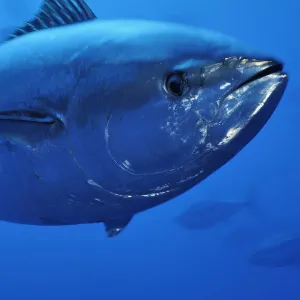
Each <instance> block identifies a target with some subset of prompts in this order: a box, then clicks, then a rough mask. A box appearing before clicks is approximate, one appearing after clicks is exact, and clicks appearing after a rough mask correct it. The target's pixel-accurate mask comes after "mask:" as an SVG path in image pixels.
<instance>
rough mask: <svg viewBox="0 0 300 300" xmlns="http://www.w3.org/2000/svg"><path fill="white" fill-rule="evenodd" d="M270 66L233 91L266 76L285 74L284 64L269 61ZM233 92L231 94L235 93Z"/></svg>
mask: <svg viewBox="0 0 300 300" xmlns="http://www.w3.org/2000/svg"><path fill="white" fill-rule="evenodd" d="M268 63H269V65H267V66H266V67H265V68H264V69H262V70H260V71H258V72H257V73H255V74H254V75H252V76H250V77H249V78H248V79H246V80H245V81H243V82H241V83H240V84H239V85H238V86H236V87H235V88H234V90H233V91H236V90H238V89H240V88H242V87H244V86H246V85H248V84H250V83H252V82H254V81H256V80H259V79H262V78H264V77H266V76H269V75H272V74H276V73H277V74H284V72H283V64H282V63H279V62H276V61H269V62H268ZM233 91H231V92H233Z"/></svg>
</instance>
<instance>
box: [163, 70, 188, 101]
mask: <svg viewBox="0 0 300 300" xmlns="http://www.w3.org/2000/svg"><path fill="white" fill-rule="evenodd" d="M186 87H187V83H186V79H185V76H184V73H182V72H175V73H172V74H169V75H168V76H167V78H166V82H165V89H166V91H167V92H168V93H169V94H170V95H172V96H175V97H180V96H182V95H183V93H184V92H185V90H186Z"/></svg>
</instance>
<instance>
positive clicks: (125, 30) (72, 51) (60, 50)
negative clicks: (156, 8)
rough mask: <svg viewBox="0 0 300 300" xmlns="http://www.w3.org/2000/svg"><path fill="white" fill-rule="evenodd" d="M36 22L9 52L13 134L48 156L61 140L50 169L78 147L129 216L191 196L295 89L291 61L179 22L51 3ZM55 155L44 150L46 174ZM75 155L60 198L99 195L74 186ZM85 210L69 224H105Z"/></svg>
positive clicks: (0, 52)
mask: <svg viewBox="0 0 300 300" xmlns="http://www.w3.org/2000/svg"><path fill="white" fill-rule="evenodd" d="M49 18H50V19H49ZM74 20H75V21H76V23H77V24H72V23H75V21H74ZM73 21H74V22H73ZM62 23H67V24H62ZM28 24H29V25H28ZM28 24H27V25H26V26H25V29H24V28H23V29H22V30H17V31H16V33H15V35H14V37H15V38H13V40H12V41H9V42H8V43H5V44H4V45H2V46H1V47H0V59H1V64H0V65H1V68H2V69H1V74H2V75H3V74H4V75H3V76H2V77H1V84H2V85H1V87H3V88H4V87H5V88H6V90H7V93H6V97H7V99H8V100H7V101H6V102H5V103H4V102H3V103H2V104H1V107H0V111H1V113H0V119H1V120H2V124H6V127H5V129H3V128H4V127H3V126H2V127H1V128H2V131H1V134H2V135H3V134H4V133H5V134H6V135H7V134H8V135H9V136H10V137H11V136H12V134H11V131H14V132H18V133H20V132H21V133H22V136H24V135H25V136H26V140H27V142H28V143H29V142H31V143H35V144H36V145H37V146H36V147H39V149H42V150H43V149H45V147H43V145H44V142H45V141H47V142H48V141H49V139H50V140H51V144H52V145H59V147H58V146H57V147H56V148H51V149H52V150H47V159H44V161H49V159H50V157H51V155H52V154H51V153H52V152H53V153H54V152H55V153H56V154H57V152H59V151H60V149H62V150H61V151H62V152H64V153H65V152H66V151H65V150H66V149H67V150H68V153H70V156H71V160H72V163H75V165H76V167H74V165H73V168H76V170H77V171H78V172H81V173H80V174H84V176H85V179H86V181H87V182H88V183H90V184H91V185H92V186H93V187H96V188H97V189H98V190H97V192H98V191H99V193H100V194H101V197H100V198H101V199H111V197H112V199H113V200H112V201H111V203H113V204H118V205H119V206H120V205H121V207H123V208H124V209H123V212H124V211H126V210H127V213H126V214H127V215H133V214H134V213H135V212H137V211H141V210H144V209H146V208H149V207H152V206H155V205H157V204H159V203H161V202H164V201H167V200H169V199H171V198H173V197H175V196H177V195H179V194H181V193H183V192H184V191H186V190H187V189H190V188H191V187H193V186H194V185H195V184H197V183H199V182H200V181H201V180H203V179H204V178H206V177H207V176H209V175H210V174H211V173H212V172H214V171H215V170H217V169H218V168H220V167H221V166H222V165H223V164H225V163H226V162H227V161H229V160H230V159H231V158H232V157H233V156H234V155H236V154H237V153H238V152H239V151H240V150H241V149H242V148H243V147H244V146H245V145H246V144H247V143H248V142H249V141H251V140H252V139H253V138H254V136H255V135H256V134H257V133H258V132H259V131H260V130H261V129H262V127H263V126H264V125H265V123H266V122H267V121H268V119H269V118H270V116H271V115H272V113H273V112H274V110H275V108H276V107H277V105H278V103H279V101H280V99H281V98H282V95H283V93H284V90H285V88H286V84H287V75H286V74H285V73H283V71H282V69H283V65H282V63H281V62H278V61H277V60H275V59H271V58H270V57H269V56H265V55H262V54H259V53H257V52H256V51H251V50H249V49H248V48H247V47H242V46H241V45H239V43H238V42H237V41H235V40H234V39H232V38H229V37H226V36H224V35H222V34H219V33H215V32H211V31H206V30H200V29H198V28H194V27H188V26H185V25H179V24H172V23H164V22H155V21H143V20H116V21H101V20H97V19H95V15H94V14H93V13H92V12H91V10H90V9H89V8H88V7H87V5H86V4H85V3H84V1H82V0H51V1H50V0H46V1H44V6H43V9H42V10H41V12H40V13H39V15H38V18H36V19H35V20H34V21H32V22H31V23H28ZM47 24H48V25H47ZM60 25H66V26H60ZM45 27H51V28H45ZM53 27H56V28H53ZM24 32H27V34H24ZM28 32H30V33H28ZM19 35H21V36H20V37H18V36H19ZM20 49H22V51H20ZM12 80H14V81H15V82H17V85H16V87H14V88H11V87H10V82H11V81H12ZM21 102H22V103H21ZM24 103H25V105H24ZM20 107H25V108H26V110H25V111H21V112H20V111H19V110H20ZM11 108H13V109H11ZM30 111H31V113H30ZM20 120H22V121H23V122H21V123H20V122H19V121H20ZM15 121H17V122H15ZM13 124H14V125H13ZM20 124H22V125H21V126H20ZM26 124H27V125H28V126H27V127H26ZM58 124H59V126H57V125H58ZM12 125H13V126H12ZM33 127H34V128H35V129H34V128H33ZM13 128H14V129H13ZM26 128H27V129H26ZM53 128H54V129H55V130H54V131H53ZM26 130H27V131H26ZM51 130H52V131H51ZM4 131H5V132H4ZM24 131H26V132H25V133H24ZM49 132H52V136H50V135H49ZM46 133H47V134H46ZM59 133H64V134H59ZM35 149H36V148H35ZM47 149H48V148H47ZM53 149H55V150H53ZM57 149H58V150H57ZM51 151H52V152H51ZM44 153H45V152H43V151H35V152H34V153H33V154H32V155H33V156H34V157H35V159H34V160H33V161H34V163H35V164H36V165H37V166H38V161H39V160H38V157H40V156H41V155H42V154H43V155H44ZM70 156H69V158H68V159H63V160H56V163H53V164H52V165H49V164H47V166H46V167H45V168H44V169H45V170H46V171H45V174H48V170H49V168H51V167H52V168H53V169H55V174H57V176H58V177H61V178H59V180H57V190H58V191H60V190H61V189H60V188H59V186H60V185H63V186H64V189H65V190H67V191H68V192H69V193H72V194H73V195H74V194H75V192H74V190H76V188H77V189H78V190H79V192H78V193H79V194H80V195H81V196H80V197H81V198H85V197H87V198H88V195H89V194H88V193H89V192H87V191H86V190H84V189H83V188H81V185H80V184H79V186H78V187H77V186H75V185H74V184H73V182H75V181H72V180H70V178H73V177H72V176H73V172H74V169H72V172H71V171H70V172H69V173H68V172H67V171H66V169H68V168H70V164H71V163H70ZM48 157H49V158H48ZM53 157H54V154H53ZM64 158H65V156H64ZM34 167H35V166H34ZM57 169H59V170H60V171H59V172H58V171H57ZM66 172H67V175H66ZM59 174H64V175H59ZM41 176H42V178H44V177H43V175H41ZM74 178H75V175H74ZM78 183H79V181H78ZM44 186H45V187H47V185H44ZM44 186H43V187H44ZM52 189H53V185H52ZM95 199H98V196H97V198H95ZM82 201H84V200H82ZM59 203H60V204H59V205H62V202H61V201H60V202H59ZM126 205H127V206H126ZM51 207H53V205H52V206H51ZM55 207H58V204H57V203H56V204H55ZM66 207H68V208H66V209H65V211H70V208H69V206H68V205H67V204H66ZM107 207H108V206H107ZM107 207H106V210H105V209H104V208H101V209H102V210H103V211H102V213H103V214H102V215H103V216H106V217H107V215H108V214H109V213H111V211H108V208H107ZM125 207H126V208H125ZM43 209H44V211H45V208H44V207H43ZM51 209H52V208H51ZM104 212H105V213H104ZM76 213H77V217H78V218H77V219H76V217H73V219H72V221H68V222H69V223H70V222H73V223H76V222H81V221H82V220H83V221H84V222H88V221H93V220H95V218H99V219H101V218H102V217H100V216H99V211H98V210H97V212H95V213H94V212H93V213H94V217H93V218H92V217H90V215H88V213H86V214H87V215H84V213H83V212H82V211H80V212H79V210H78V211H77V212H76ZM89 213H90V212H89ZM48 214H49V215H51V214H50V212H48ZM111 214H112V215H113V213H111ZM69 215H71V213H69ZM73 215H74V214H73ZM79 216H80V217H79ZM50 217H52V216H50ZM96 220H97V219H96ZM83 221H82V222H83Z"/></svg>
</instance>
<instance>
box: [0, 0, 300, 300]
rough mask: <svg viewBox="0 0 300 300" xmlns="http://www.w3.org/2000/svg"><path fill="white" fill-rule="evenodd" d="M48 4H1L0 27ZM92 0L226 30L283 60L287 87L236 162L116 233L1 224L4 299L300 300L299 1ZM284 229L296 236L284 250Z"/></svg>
mask: <svg viewBox="0 0 300 300" xmlns="http://www.w3.org/2000/svg"><path fill="white" fill-rule="evenodd" d="M41 2H42V1H41V0H39V1H38V0H26V1H25V0H0V29H1V30H2V29H3V30H5V29H7V28H8V29H9V28H14V27H16V26H19V25H21V24H22V23H23V22H24V21H26V20H29V19H31V18H32V16H33V14H34V13H36V11H37V10H38V8H39V5H40V4H41ZM86 2H87V4H89V5H90V7H91V8H92V9H93V11H94V12H95V13H96V15H97V16H98V17H99V18H104V19H113V18H143V19H152V20H168V21H175V22H181V23H187V24H192V25H196V26H199V27H204V28H208V29H213V30H217V31H220V32H222V33H225V34H228V35H231V36H233V37H235V38H237V39H239V40H241V41H242V42H244V43H246V44H249V45H250V46H252V47H253V46H254V47H255V48H258V49H260V50H262V51H265V52H270V53H272V54H274V55H275V56H276V57H279V58H280V59H282V60H283V61H284V62H285V63H286V70H287V71H288V73H289V75H290V81H289V86H288V89H287V91H286V93H285V95H284V98H283V100H282V102H281V104H280V105H279V107H278V109H277V110H276V111H275V113H274V115H273V116H272V117H271V119H270V121H269V122H268V123H267V125H266V126H265V127H264V128H263V129H262V131H261V132H260V133H259V134H258V136H257V137H256V138H255V139H254V140H253V141H252V142H250V144H249V145H248V146H246V147H245V149H243V150H242V151H241V152H240V153H239V154H238V155H237V156H236V157H235V158H234V159H232V160H231V161H230V162H229V163H227V164H226V165H225V166H224V167H222V168H221V169H220V170H218V171H217V172H216V173H214V174H213V175H212V176H210V177H209V178H208V179H206V180H205V181H204V182H202V183H201V184H199V185H197V186H196V187H195V188H193V189H192V190H190V191H188V192H186V193H185V194H184V195H182V196H180V197H177V198H176V199H174V200H172V201H169V202H167V203H165V204H164V205H160V206H158V207H156V208H153V209H151V210H148V211H146V212H143V213H141V214H138V215H136V216H135V217H134V219H133V220H132V221H131V222H130V224H129V226H127V228H126V229H125V230H124V231H123V232H122V233H121V234H120V235H119V236H117V237H116V238H107V237H106V235H105V232H104V228H103V225H102V224H95V225H80V226H66V227H36V226H26V225H16V224H9V223H4V222H3V223H0V233H1V235H0V236H1V246H0V266H1V268H0V300H17V299H30V300H35V299H39V300H40V299H43V300H48V299H55V300H61V299H72V300H77V299H84V300H85V299H102V300H110V299H112V300H115V299H116V300H117V299H131V300H134V299H143V300H148V299H149V300H150V299H151V300H152V299H156V300H161V299H173V300H177V299H178V300H194V299H195V300H196V299H197V300H198V299H205V300H211V299H212V300H214V299H222V300H224V299H231V300H234V299H243V300H253V299H255V300H260V299H272V300H277V299H280V300H283V299H289V300H299V299H300V241H299V240H300V217H299V216H300V190H299V184H300V182H299V171H300V155H299V154H300V142H299V136H300V135H299V129H300V126H299V122H300V118H299V114H300V103H299V89H300V87H299V78H300V77H299V68H300V60H299V55H300V41H299V28H300V4H299V2H298V1H296V0H286V1H271V0H264V1H261V0H252V1H238V0H227V1H223V0H210V1H200V0H197V1H196V0H185V1H180V0H172V1H171V0H165V1H160V0H152V1H137V0H126V1H124V0H110V1H100V0H87V1H86ZM0 163H1V162H0ZM16 188H17V187H16ZM1 197H5V193H2V194H1ZM249 199H250V201H251V205H252V206H253V207H252V209H247V208H245V209H241V210H239V211H237V212H236V213H235V214H233V215H232V216H231V217H230V218H228V219H226V221H222V222H216V223H217V224H216V225H215V226H212V227H210V228H207V229H189V228H184V227H183V226H180V224H178V222H175V221H174V220H175V219H176V217H178V216H180V215H182V214H183V213H184V212H185V211H186V210H187V209H188V208H189V207H191V205H193V204H196V205H200V204H199V203H201V201H228V202H233V203H236V202H243V201H248V200H249ZM41 201H42V199H41ZM200 212H201V210H200ZM220 214H222V212H221V213H220ZM188 217H189V216H188V214H187V215H186V216H185V218H188ZM199 220H201V215H200V213H199ZM282 236H284V237H285V236H289V237H290V238H289V240H290V241H291V242H290V243H289V244H287V245H286V246H283V247H280V243H281V241H282V240H281V238H282ZM269 240H271V242H269V243H274V241H275V247H273V248H272V249H273V250H272V249H271V250H269V252H268V253H267V255H269V257H270V256H271V258H269V260H268V261H269V263H268V264H265V265H260V266H258V265H255V264H253V263H252V262H251V259H250V258H251V256H252V255H254V254H255V253H256V252H257V251H258V250H257V249H258V247H267V246H261V245H262V244H261V243H262V242H263V243H265V244H264V245H266V244H268V241H269ZM283 240H284V239H283ZM276 245H277V246H276ZM278 260H280V262H281V263H280V266H278V264H276V261H278Z"/></svg>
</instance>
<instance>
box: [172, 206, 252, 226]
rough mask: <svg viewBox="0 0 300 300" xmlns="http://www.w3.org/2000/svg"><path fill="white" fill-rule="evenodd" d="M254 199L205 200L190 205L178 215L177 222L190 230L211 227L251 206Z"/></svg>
mask: <svg viewBox="0 0 300 300" xmlns="http://www.w3.org/2000/svg"><path fill="white" fill-rule="evenodd" d="M251 206H252V201H247V202H225V201H205V202H202V201H201V202H199V203H196V204H194V205H192V206H190V207H189V208H188V209H187V210H186V211H185V212H184V213H183V214H182V215H180V216H178V217H176V218H175V219H174V220H175V222H176V223H178V224H179V225H181V226H182V227H184V228H187V229H190V230H201V229H210V228H212V227H214V226H215V225H217V224H218V223H221V222H226V221H228V219H230V218H231V217H232V216H233V215H234V214H236V213H237V212H239V211H240V210H241V209H243V208H246V207H251Z"/></svg>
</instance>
